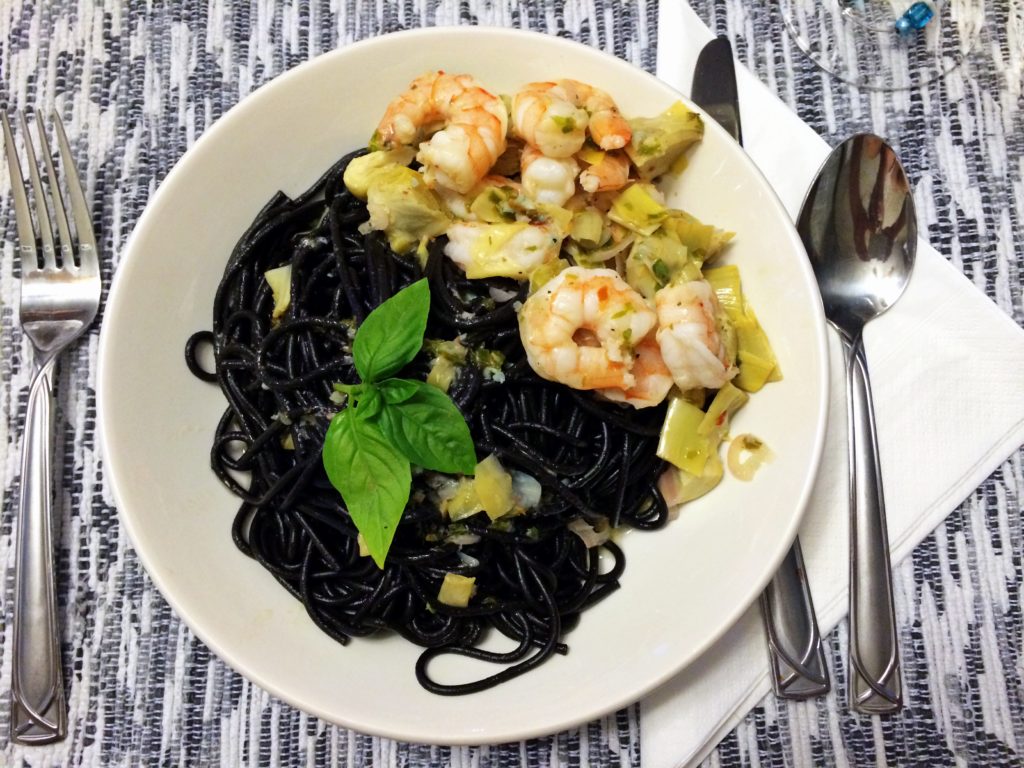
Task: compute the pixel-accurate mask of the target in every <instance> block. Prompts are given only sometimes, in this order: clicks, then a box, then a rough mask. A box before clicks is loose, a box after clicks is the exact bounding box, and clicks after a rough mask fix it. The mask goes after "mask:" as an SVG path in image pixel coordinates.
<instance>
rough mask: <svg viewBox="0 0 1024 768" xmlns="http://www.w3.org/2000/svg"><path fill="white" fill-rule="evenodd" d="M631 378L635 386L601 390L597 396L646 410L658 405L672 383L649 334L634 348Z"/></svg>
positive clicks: (669, 374)
mask: <svg viewBox="0 0 1024 768" xmlns="http://www.w3.org/2000/svg"><path fill="white" fill-rule="evenodd" d="M635 351H636V359H635V360H634V361H633V371H632V372H633V376H634V378H635V379H636V383H635V384H634V385H633V386H632V387H630V388H629V389H615V388H612V389H602V390H601V394H602V395H604V396H605V397H607V398H608V399H609V400H614V401H615V402H617V403H628V404H629V405H632V406H633V407H634V408H650V407H651V406H655V405H658V404H659V403H660V402H662V401H663V400H664V399H665V398H666V397H667V396H668V393H669V390H670V389H672V385H673V384H674V383H675V382H674V381H673V380H672V372H671V371H669V369H668V366H667V365H665V361H664V360H663V359H662V357H661V348H660V347H659V346H658V340H657V338H656V337H655V335H654V334H653V333H651V334H648V335H647V337H646V338H645V339H644V340H643V341H641V342H640V343H639V344H638V345H637V347H636V350H635Z"/></svg>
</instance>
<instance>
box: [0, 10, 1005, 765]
mask: <svg viewBox="0 0 1024 768" xmlns="http://www.w3.org/2000/svg"><path fill="white" fill-rule="evenodd" d="M663 1H664V2H674V1H675V0H663ZM691 4H692V5H693V7H694V9H695V10H696V11H697V13H698V14H699V15H700V16H701V17H702V18H703V19H704V20H705V21H706V22H707V23H708V24H709V25H710V26H711V27H712V28H713V29H715V30H716V31H718V32H723V33H725V34H728V35H729V36H730V37H731V38H732V40H733V42H734V44H735V45H736V48H737V51H738V55H739V58H740V59H741V60H742V61H744V62H745V63H746V64H747V65H748V66H749V67H750V68H751V69H753V70H754V71H755V72H756V73H757V74H758V75H759V77H760V78H761V79H762V81H763V82H765V83H766V84H767V85H768V86H769V87H770V88H772V89H774V90H776V91H777V92H778V93H779V94H780V95H781V96H782V98H783V99H784V100H786V101H787V102H788V103H789V104H790V105H791V106H793V107H794V108H795V109H796V110H797V111H798V112H799V114H800V116H801V117H802V118H803V119H804V120H806V121H807V122H809V123H810V124H811V125H812V126H813V127H814V128H815V129H817V130H818V131H819V133H821V134H822V135H823V136H825V137H826V138H827V139H828V140H829V141H830V142H832V143H835V142H837V141H838V140H839V139H841V138H842V137H844V136H846V135H847V134H849V133H851V132H854V131H855V130H873V131H875V132H877V133H880V134H882V135H885V136H887V137H889V138H890V139H891V140H892V141H893V142H894V143H895V145H896V146H897V148H898V149H899V151H900V153H901V157H902V158H903V160H904V162H905V164H906V166H907V169H908V172H909V173H910V175H911V177H912V178H913V179H914V181H915V182H916V197H917V202H918V208H919V212H920V214H921V216H922V224H923V229H926V231H927V238H928V239H929V240H930V241H931V243H932V244H933V245H934V246H935V247H936V248H937V249H938V250H939V251H940V252H941V253H943V255H945V256H946V257H948V258H949V259H950V260H951V261H952V262H953V263H954V264H955V265H956V266H957V267H959V268H960V269H962V270H963V271H964V272H965V274H967V276H968V277H969V278H970V279H971V280H972V281H973V282H974V283H975V284H976V285H977V287H978V288H979V289H980V290H982V291H984V292H986V293H987V294H988V295H989V296H990V297H991V298H992V299H993V300H995V301H996V302H997V303H998V304H999V305H1000V306H1001V307H1002V308H1003V309H1004V310H1005V311H1006V312H1007V313H1008V314H1010V315H1011V316H1012V317H1013V318H1014V319H1015V320H1016V321H1017V322H1018V323H1019V324H1020V323H1022V322H1024V300H1022V286H1021V268H1022V262H1024V234H1022V232H1024V228H1022V225H1024V0H1000V1H999V2H988V3H986V6H987V17H986V19H985V26H984V29H983V32H982V38H981V44H980V46H979V48H978V49H977V50H976V51H975V53H974V54H973V55H972V56H971V57H970V59H969V60H968V61H967V62H966V63H965V64H964V65H963V66H961V67H960V68H958V69H957V70H955V71H954V72H953V73H952V74H951V75H949V76H948V77H946V78H944V79H943V80H941V81H939V82H937V83H934V84H932V85H930V86H928V87H927V88H925V89H922V90H920V91H913V92H910V93H908V94H903V95H900V96H897V97H893V96H891V95H884V94H877V93H876V94H871V93H858V92H856V91H854V90H852V89H850V88H848V87H847V86H844V85H842V84H840V83H839V82H837V81H835V80H834V79H832V78H830V77H829V76H828V75H825V74H823V73H821V72H819V71H817V70H816V69H815V68H814V67H813V65H811V64H810V63H809V62H808V61H806V60H805V59H804V58H803V57H802V55H801V54H800V53H799V51H795V50H793V46H792V44H791V42H790V40H789V39H788V37H787V36H786V33H785V31H784V29H783V27H782V25H781V22H780V20H779V19H778V17H777V12H776V10H775V8H776V5H775V4H774V3H771V2H767V1H762V2H750V1H749V0H747V1H746V2H745V1H744V0H696V1H695V2H693V3H691ZM657 11H658V5H657V2H654V1H653V0H652V1H651V2H646V3H634V2H629V1H628V0H570V1H569V2H565V3H562V2H558V1H557V0H548V1H547V2H513V1H512V0H462V1H461V2H438V1H436V0H422V1H414V0H404V1H403V2H385V1H384V0H376V2H371V1H370V0H367V1H366V2H357V1H356V0H320V1H319V2H316V1H313V2H307V1H304V0H303V1H300V0H291V1H289V2H281V3H274V2H267V1H264V0H253V1H252V2H246V3H242V2H238V3H229V2H225V1H223V0H206V1H205V2H197V1H195V0H190V1H189V2H180V3H166V4H165V3H146V4H143V3H128V2H114V1H113V0H110V1H108V2H95V3H93V2H88V1H83V2H71V1H70V0H68V1H67V2H62V1H58V0H53V1H52V2H37V3H33V2H22V1H21V0H4V2H3V3H2V4H0V108H9V109H19V110H20V109H25V108H41V109H44V110H49V109H51V108H56V109H58V111H60V113H61V114H62V116H63V118H64V121H65V123H66V125H67V126H68V129H69V134H70V136H71V139H72V143H73V145H74V147H75V150H76V156H77V157H78V159H79V164H80V168H81V170H82V172H83V175H84V177H85V178H86V179H87V185H88V190H87V194H88V197H89V199H90V200H91V201H92V203H93V212H94V218H95V221H96V224H97V230H98V234H99V236H100V238H101V251H102V255H103V257H104V280H105V284H107V285H109V280H110V276H111V275H112V273H113V271H114V269H115V268H116V265H117V261H118V258H119V256H120V253H121V250H122V248H123V246H124V243H125V239H126V238H127V236H128V234H129V233H130V231H131V229H132V227H133V225H134V223H135V221H136V220H137V219H138V216H139V214H140V213H141V211H142V209H143V207H144V206H145V204H146V202H147V200H148V199H149V197H150V195H151V194H152V192H153V190H154V189H155V188H156V187H157V186H158V185H159V183H160V181H161V180H162V179H163V178H164V176H165V175H166V174H167V172H168V171H169V170H170V168H171V167H172V166H173V164H174V163H175V162H176V161H177V159H178V158H179V157H180V156H181V154H182V153H183V152H184V151H185V150H186V149H187V148H188V146H189V145H190V144H191V143H192V142H193V141H194V140H195V138H196V137H197V136H198V135H200V134H201V133H202V131H203V130H204V129H205V128H206V127H207V126H209V125H210V124H211V123H212V122H213V121H215V120H216V119H217V118H218V117H219V116H220V115H221V114H223V112H224V111H225V110H227V109H228V108H230V107H231V106H232V105H233V104H235V103H236V102H237V101H238V100H239V99H240V98H242V97H243V96H245V95H246V94H247V93H249V92H250V91H251V90H252V89H253V88H255V87H257V86H258V85H260V84H261V83H263V82H266V81H267V80H269V79H271V78H273V77H274V76H276V75H278V74H280V73H281V72H283V71H285V70H287V69H288V68H290V67H292V66H295V65H296V64H298V63H300V62H302V61H305V60H306V59H308V58H310V57H312V56H315V55H317V54H318V53H320V52H323V51H327V50H331V49H333V48H335V47H338V46H340V45H344V44H346V43H349V42H352V41H354V40H358V39H363V38H366V37H370V36H373V35H377V34H380V33H383V32H387V31H392V30H396V29H401V28H409V27H416V26H426V25H431V26H433V25H445V24H458V23H474V24H488V25H500V26H516V27H524V28H530V29H537V30H546V31H549V32H552V33H555V34H559V35H563V36H568V37H571V38H573V39H577V40H579V41H581V42H584V43H587V44H590V45H594V46H596V47H599V48H602V49H604V50H606V51H609V52H611V53H614V54H616V55H618V56H620V57H622V58H625V59H627V60H629V61H631V62H633V63H634V64H636V65H638V66H641V67H643V68H645V69H648V70H652V71H653V68H654V61H655V50H654V45H655V40H656V38H657V35H656V25H657V18H658V13H657ZM745 119H746V116H745ZM753 119H756V118H753ZM8 190H9V182H8V178H7V168H6V166H4V167H2V169H0V227H2V228H4V229H3V238H2V252H0V253H2V257H0V412H2V413H3V414H4V417H3V418H0V478H2V487H3V489H4V495H3V506H2V510H0V572H2V573H3V582H2V584H3V588H2V590H0V599H2V605H0V617H2V642H0V765H2V766H11V768H15V767H17V766H107V765H118V766H122V765H123V766H189V767H191V766H208V765H219V766H231V767H233V766H264V765H266V766H327V765H354V766H355V765H359V766H362V765H392V764H394V765H407V766H411V768H419V766H427V765H439V766H448V765H453V766H464V765H465V766H469V765H480V766H511V765H529V766H545V765H595V766H619V765H642V764H643V723H642V722H641V721H640V719H639V715H638V709H637V707H635V706H634V707H631V708H630V709H628V710H625V711H623V712H620V713H618V714H615V715H610V716H608V717H606V718H603V719H602V720H599V721H596V722H594V723H591V724H589V725H587V726H584V727H581V728H579V729H576V730H573V731H571V732H568V733H562V734H558V735H553V736H551V737H549V738H545V739H539V740H535V741H532V742H528V743H525V744H510V745H502V746H485V747H479V748H455V749H448V748H441V747H424V746H414V745H404V744H397V743H394V742H391V741H388V740H384V739H376V738H372V737H369V736H364V735H360V734H355V733H352V732H349V731H346V730H344V729H341V728H336V727H334V726H330V725H327V724H325V723H323V722H320V721H318V720H316V719H315V718H312V717H309V716H307V715H305V714H304V713H301V712H299V711H297V710H295V709H293V708H291V707H288V706H287V705H284V704H282V703H281V702H279V701H276V700H274V699H273V698H272V697H270V696H269V695H268V694H266V693H264V692H263V691H261V690H259V689H258V688H256V687H254V686H253V685H251V684H250V683H249V682H248V681H246V680H245V679H244V678H242V677H241V676H239V675H238V674H236V673H234V672H233V671H231V670H230V669H229V668H228V667H227V666H226V665H224V664H223V663H222V662H221V661H219V660H218V659H217V658H215V657H213V656H212V655H211V654H210V652H209V651H208V650H207V649H206V648H205V647H204V646H203V645H202V644H201V643H199V642H198V641H197V640H196V639H195V638H194V637H193V636H192V634H191V633H190V632H189V631H188V629H187V628H186V627H185V626H184V625H183V624H182V622H181V621H180V619H178V617H177V616H175V615H174V613H173V612H172V611H171V609H170V608H169V607H168V605H167V604H166V603H165V602H164V600H163V599H162V598H161V596H160V595H159V593H158V592H156V590H155V588H154V587H153V585H152V584H151V583H150V581H149V580H148V578H147V576H146V575H145V573H144V572H143V571H142V569H141V567H140V565H139V563H138V560H137V559H136V557H135V556H134V553H133V552H132V550H131V547H130V545H129V544H128V542H127V540H126V537H125V534H124V533H123V532H122V530H121V528H120V527H119V525H118V522H117V516H116V510H115V509H114V506H113V502H112V499H111V497H110V494H109V491H108V489H107V488H106V487H105V485H104V482H103V467H102V462H101V461H100V453H99V449H98V446H97V445H96V441H95V426H96V408H95V392H94V375H95V369H94V365H95V360H96V351H97V349H96V348H97V340H98V326H97V327H94V328H93V329H92V332H91V333H90V334H89V336H88V337H87V338H86V339H85V340H84V341H83V342H82V343H81V344H79V345H78V346H77V347H76V349H75V350H74V351H73V353H71V354H70V355H68V356H67V358H66V359H65V362H64V364H63V366H62V367H61V370H60V375H59V380H58V391H59V393H60V399H59V405H60V419H59V423H60V431H59V435H58V452H59V454H60V455H61V456H62V457H63V458H64V472H63V476H62V478H61V482H62V495H61V499H60V501H59V504H58V509H59V510H60V513H61V514H60V520H61V527H60V531H59V558H58V559H59V575H58V578H59V583H60V588H59V594H60V619H61V622H62V627H63V632H64V636H63V639H64V643H63V648H64V663H65V673H66V676H67V679H68V693H69V707H70V718H69V720H70V733H69V737H68V740H67V741H66V742H64V743H63V744H60V745H54V746H51V747H41V748H40V747H37V748H23V747H18V746H16V745H13V744H11V743H10V742H9V741H8V730H9V710H8V702H7V697H6V692H7V690H8V689H9V687H10V658H9V650H10V648H11V636H10V618H11V597H12V594H13V562H14V557H13V555H14V527H15V520H14V514H13V512H14V506H15V493H14V492H15V491H16V488H17V474H18V457H19V453H20V417H19V416H18V412H19V411H22V412H23V410H24V405H25V397H26V394H27V384H28V376H27V371H26V370H25V367H24V366H23V360H24V351H25V346H24V342H23V340H22V336H21V333H20V331H19V330H18V328H17V312H16V307H17V296H18V289H19V285H18V270H17V265H16V264H15V260H14V248H13V244H12V243H13V237H14V225H13V221H11V217H10V197H9V194H8ZM1022 385H1024V382H1022ZM977 396H978V397H979V398H984V397H985V396H986V395H985V392H983V391H981V392H978V395H977ZM949 407H950V408H955V407H956V403H950V404H949ZM927 451H928V446H921V453H922V456H923V457H925V456H926V455H927ZM1022 459H1024V453H1022V452H1018V453H1017V454H1016V455H1015V456H1014V457H1013V458H1012V459H1011V460H1010V461H1008V462H1006V463H1005V464H1004V465H1003V466H1002V467H1001V468H1000V469H999V470H998V471H997V472H996V473H995V474H994V475H993V476H992V477H991V478H989V480H987V481H986V482H985V483H984V484H983V485H982V487H981V488H979V489H978V490H977V491H976V492H975V493H974V494H973V495H972V496H971V498H970V499H969V500H968V501H967V502H966V503H964V504H963V505H962V506H961V507H960V508H959V509H958V510H957V511H956V512H955V513H954V514H953V515H951V516H950V518H949V519H948V520H947V521H946V522H945V523H944V524H943V525H942V526H940V527H939V529H938V530H937V531H936V532H935V533H934V534H932V535H931V536H929V537H928V538H927V539H926V540H925V541H924V542H923V543H922V544H921V545H920V546H919V547H918V548H917V549H916V550H915V552H914V554H913V556H912V557H911V558H909V559H908V560H907V561H905V562H904V563H902V564H901V565H900V566H898V567H897V569H896V579H895V580H896V584H897V590H898V591H897V602H898V611H900V612H901V614H902V615H907V616H913V617H914V621H913V622H912V624H911V630H910V632H909V633H908V634H904V636H903V637H901V646H902V652H903V658H904V675H905V684H906V689H907V695H908V707H907V709H906V710H905V711H904V712H903V713H902V714H901V715H899V716H898V717H895V718H891V719H887V720H880V719H878V718H874V719H871V718H858V717H855V716H853V715H850V714H849V713H848V712H847V710H846V707H845V705H844V704H842V703H841V702H842V701H843V697H842V695H841V694H842V686H843V680H842V675H843V669H844V665H845V661H844V659H845V642H846V637H845V625H842V626H840V628H839V630H838V631H837V632H835V633H833V634H832V635H830V636H829V637H828V639H827V642H828V647H829V649H830V655H831V659H830V663H831V667H832V673H833V679H834V680H837V682H838V684H839V688H840V693H839V695H836V694H833V695H832V696H830V697H829V698H828V699H826V700H823V701H820V702H815V703H805V704H785V705H783V704H779V703H778V702H776V701H775V700H774V699H772V698H768V699H765V701H764V702H763V703H762V704H761V705H760V706H758V707H757V708H756V709H755V710H754V711H752V712H751V713H750V715H749V716H748V717H747V718H746V720H745V721H744V722H743V723H742V724H741V725H740V726H739V727H738V728H737V729H736V730H735V731H734V732H733V733H731V734H729V735H728V736H727V737H726V738H725V739H724V741H723V742H722V743H721V745H720V746H719V748H718V749H717V750H716V751H715V752H714V753H713V754H712V756H711V757H710V758H709V759H708V761H707V764H708V765H713V766H719V765H723V766H772V767H773V768H774V767H776V766H798V767H802V766H805V765H868V764H870V765H900V766H947V765H949V766H952V765H969V766H975V765H978V766H981V765H984V766H1002V765H1005V766H1011V765H1019V764H1021V763H1022V761H1024V661H1022V658H1024V657H1022V647H1021V646H1022V643H1024V626H1022V612H1021V604H1020V597H1021V585H1022V582H1024V566H1022V555H1024V544H1022V542H1024V530H1022V516H1021V501H1022V491H1024V472H1022ZM339 695H344V692H339Z"/></svg>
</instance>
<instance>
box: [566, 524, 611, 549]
mask: <svg viewBox="0 0 1024 768" xmlns="http://www.w3.org/2000/svg"><path fill="white" fill-rule="evenodd" d="M568 527H569V530H570V531H572V532H573V533H575V534H576V535H577V536H579V537H580V538H581V539H582V540H583V543H584V544H586V545H587V549H593V548H594V547H599V546H601V545H602V544H604V543H605V542H606V541H608V539H609V537H610V536H611V535H612V528H611V526H610V525H605V526H604V529H603V530H601V531H596V530H594V528H593V527H591V525H590V523H588V522H587V521H586V520H584V519H583V518H582V517H575V518H573V519H572V520H570V521H569V523H568Z"/></svg>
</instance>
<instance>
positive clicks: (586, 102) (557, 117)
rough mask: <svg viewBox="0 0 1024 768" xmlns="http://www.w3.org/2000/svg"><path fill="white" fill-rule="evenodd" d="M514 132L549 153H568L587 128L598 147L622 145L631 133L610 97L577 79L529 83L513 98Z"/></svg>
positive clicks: (578, 144) (576, 147)
mask: <svg viewBox="0 0 1024 768" xmlns="http://www.w3.org/2000/svg"><path fill="white" fill-rule="evenodd" d="M512 127H513V129H514V130H515V132H516V134H517V135H519V136H520V137H522V138H523V140H524V141H526V143H528V144H532V145H533V146H535V147H536V148H537V149H539V150H540V151H541V152H542V153H544V154H545V155H547V156H548V157H570V156H572V155H574V154H576V153H577V152H578V151H579V150H580V147H582V146H583V142H584V141H585V140H586V137H587V131H588V130H589V133H590V137H591V138H592V139H593V140H594V142H595V143H596V144H597V145H598V146H599V147H601V149H621V148H622V147H624V146H626V144H628V143H629V140H630V138H631V137H632V131H631V130H630V127H629V123H628V122H626V119H625V118H624V117H623V116H622V114H621V113H620V112H619V110H618V107H616V106H615V102H614V101H613V100H612V97H611V96H609V95H608V94H607V93H605V92H604V91H602V90H600V89H598V88H595V87H593V86H592V85H587V84H586V83H581V82H579V81H578V80H559V81H558V82H557V83H553V82H543V83H530V84H529V85H527V86H526V87H525V88H524V89H523V90H521V91H520V92H519V93H517V94H516V95H515V96H514V97H513V99H512Z"/></svg>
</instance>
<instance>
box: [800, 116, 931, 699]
mask: <svg viewBox="0 0 1024 768" xmlns="http://www.w3.org/2000/svg"><path fill="white" fill-rule="evenodd" d="M797 229H798V230H799V232H800V236H801V238H802V239H803V241H804V248H806V250H807V255H808V256H809V257H810V260H811V264H812V265H813V267H814V274H815V276H816V277H817V279H818V287H819V289H820V290H821V298H822V301H823V302H824V304H825V315H826V317H827V318H828V320H829V322H830V323H831V324H832V325H833V326H834V327H835V329H836V330H837V331H839V336H840V337H841V338H842V341H843V350H844V353H845V357H846V394H847V403H848V405H847V416H848V420H849V427H850V429H849V440H850V663H849V685H850V706H851V707H852V708H853V709H855V710H857V711H859V712H863V713H865V714H885V713H888V712H895V711H897V710H898V709H900V707H902V706H903V694H902V683H901V681H900V661H899V649H898V646H897V638H896V616H895V611H894V609H893V595H892V569H891V566H890V563H889V540H888V539H889V537H888V533H887V532H886V526H885V495H884V493H883V491H882V472H881V465H880V464H879V461H878V443H877V439H876V436H875V414H874V406H873V404H872V401H871V384H870V381H869V379H868V365H867V358H866V356H865V354H864V343H863V338H862V332H863V330H864V325H865V324H866V323H867V322H868V321H870V320H872V319H874V318H876V317H878V316H879V315H880V314H882V313H883V312H885V311H886V310H887V309H888V308H889V307H891V306H892V305H893V304H894V303H896V300H897V299H898V298H899V297H900V296H901V295H902V293H903V291H904V289H905V288H906V287H907V282H908V281H909V279H910V273H911V271H912V270H913V267H914V255H915V252H916V249H917V219H916V216H915V213H914V198H913V196H912V195H911V192H910V184H909V183H908V182H907V177H906V174H904V172H903V167H902V166H901V165H900V161H899V159H898V158H897V157H896V153H895V152H893V150H892V148H891V147H889V145H887V144H886V143H885V142H884V141H883V140H882V139H880V138H879V137H877V136H873V135H871V134H858V135H856V136H852V137H851V138H849V139H847V140H846V141H844V142H843V143H842V144H840V145H839V146H838V147H836V148H835V150H833V151H832V154H831V155H829V157H828V159H827V160H826V161H825V164H824V165H823V166H822V168H821V170H820V171H819V172H818V178H817V179H816V180H815V182H814V184H813V185H812V186H811V188H810V190H809V191H808V193H807V199H806V200H805V201H804V206H803V210H802V212H801V214H800V220H799V221H798V222H797Z"/></svg>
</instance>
